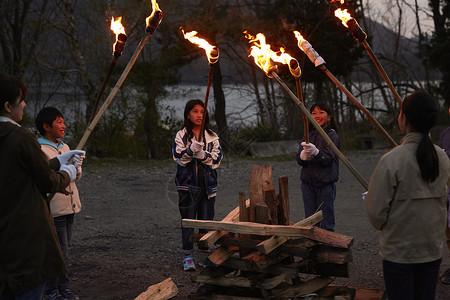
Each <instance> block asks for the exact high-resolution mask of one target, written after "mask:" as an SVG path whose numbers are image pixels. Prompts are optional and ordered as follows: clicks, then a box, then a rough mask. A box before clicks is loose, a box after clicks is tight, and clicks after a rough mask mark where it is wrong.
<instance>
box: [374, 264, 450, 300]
mask: <svg viewBox="0 0 450 300" xmlns="http://www.w3.org/2000/svg"><path fill="white" fill-rule="evenodd" d="M441 261H442V259H441V258H440V259H438V260H435V261H432V262H427V263H421V264H399V263H393V262H390V261H387V260H383V273H384V284H385V285H386V292H387V296H388V299H389V300H433V299H434V297H435V294H436V285H437V281H438V276H439V266H440V265H441Z"/></svg>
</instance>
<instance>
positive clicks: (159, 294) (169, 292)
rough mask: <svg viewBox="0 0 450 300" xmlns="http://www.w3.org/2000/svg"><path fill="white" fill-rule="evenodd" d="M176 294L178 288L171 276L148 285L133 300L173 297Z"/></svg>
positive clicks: (155, 299)
mask: <svg viewBox="0 0 450 300" xmlns="http://www.w3.org/2000/svg"><path fill="white" fill-rule="evenodd" d="M177 294H178V288H177V286H176V285H175V283H174V282H173V280H172V278H170V277H169V278H167V279H166V280H164V281H162V282H160V283H157V284H154V285H152V286H150V287H149V288H148V289H147V290H146V291H145V292H143V293H141V294H140V295H139V296H137V297H136V298H135V300H165V299H170V298H173V297H175V296H176V295H177Z"/></svg>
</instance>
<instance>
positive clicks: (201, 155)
mask: <svg viewBox="0 0 450 300" xmlns="http://www.w3.org/2000/svg"><path fill="white" fill-rule="evenodd" d="M194 157H195V158H198V159H204V158H205V151H204V150H200V151H197V152H194Z"/></svg>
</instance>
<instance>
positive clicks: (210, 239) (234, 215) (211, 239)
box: [199, 199, 250, 247]
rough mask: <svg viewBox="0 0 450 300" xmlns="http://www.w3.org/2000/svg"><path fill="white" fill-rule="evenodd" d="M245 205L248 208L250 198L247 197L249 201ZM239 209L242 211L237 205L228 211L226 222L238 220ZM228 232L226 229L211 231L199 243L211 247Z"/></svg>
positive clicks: (224, 219)
mask: <svg viewBox="0 0 450 300" xmlns="http://www.w3.org/2000/svg"><path fill="white" fill-rule="evenodd" d="M245 207H246V208H247V209H248V208H249V207H250V199H247V201H245ZM239 211H240V206H238V207H236V208H235V209H233V210H232V211H231V212H230V213H228V215H227V216H226V217H225V218H223V221H225V222H236V221H238V220H239V214H240V213H239ZM227 233H228V232H226V231H220V230H212V231H209V232H207V233H206V234H205V235H204V236H203V237H202V238H201V239H200V241H199V243H200V244H201V245H202V246H204V247H211V246H212V245H214V243H215V242H216V241H217V240H218V239H220V238H221V237H222V236H224V235H225V234H227Z"/></svg>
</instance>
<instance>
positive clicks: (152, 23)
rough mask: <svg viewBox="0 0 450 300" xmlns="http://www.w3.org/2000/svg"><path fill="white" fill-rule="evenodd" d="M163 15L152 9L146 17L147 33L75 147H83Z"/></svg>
mask: <svg viewBox="0 0 450 300" xmlns="http://www.w3.org/2000/svg"><path fill="white" fill-rule="evenodd" d="M162 17H163V13H162V11H160V10H153V13H152V15H151V16H150V17H149V18H147V28H146V31H147V35H146V36H145V37H144V38H143V39H142V40H141V41H140V43H139V45H138V46H137V48H136V50H135V51H134V54H133V56H132V57H131V58H130V61H129V62H128V65H127V66H126V67H125V69H124V70H123V72H122V75H121V76H120V78H119V80H118V81H117V83H116V85H115V86H114V88H113V89H112V90H111V92H110V93H109V96H108V98H106V100H105V102H104V103H103V105H102V106H101V107H100V109H99V111H98V112H97V114H96V115H95V117H94V119H93V120H92V122H91V123H90V124H89V126H88V128H87V129H86V131H85V132H84V135H83V137H82V138H81V140H80V142H79V143H78V145H77V148H76V149H83V148H84V146H85V144H86V142H87V140H88V138H89V136H90V135H91V133H92V131H93V130H94V128H95V126H96V125H97V124H98V122H99V120H100V118H101V117H102V116H103V114H104V113H105V111H106V109H107V108H108V106H109V104H111V101H112V100H113V99H114V97H115V96H116V94H117V92H118V91H119V88H120V87H121V86H122V84H123V82H124V81H125V78H127V76H128V73H130V70H131V68H132V67H133V65H134V63H135V62H136V60H137V58H138V56H139V54H140V53H141V51H142V49H143V48H144V46H145V44H146V43H147V41H148V39H149V38H150V37H151V36H152V35H153V33H154V32H155V30H156V28H157V27H158V25H159V24H160V23H161V20H162Z"/></svg>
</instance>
